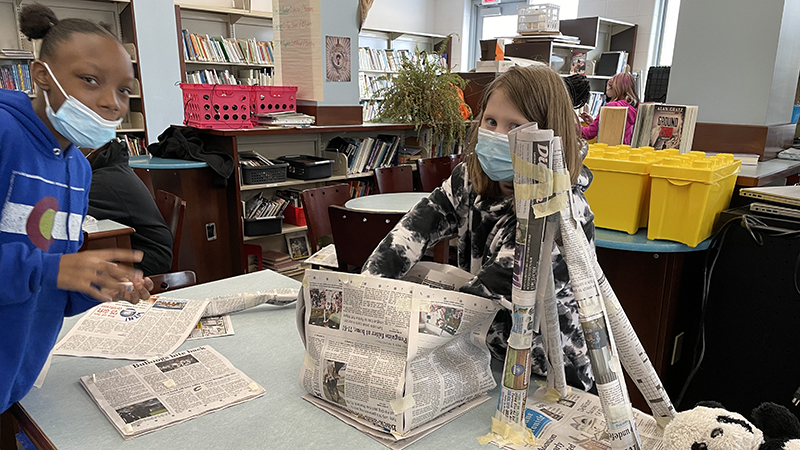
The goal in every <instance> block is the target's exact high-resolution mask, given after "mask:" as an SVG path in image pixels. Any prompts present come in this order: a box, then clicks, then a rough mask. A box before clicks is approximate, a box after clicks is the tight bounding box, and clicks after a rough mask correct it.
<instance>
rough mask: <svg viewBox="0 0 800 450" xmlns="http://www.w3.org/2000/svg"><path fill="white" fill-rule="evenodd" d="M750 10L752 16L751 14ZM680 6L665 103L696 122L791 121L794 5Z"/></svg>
mask: <svg viewBox="0 0 800 450" xmlns="http://www.w3.org/2000/svg"><path fill="white" fill-rule="evenodd" d="M756 10H757V14H754V12H755V11H756ZM756 10H754V6H753V4H752V2H751V1H750V0H728V3H727V4H726V7H725V8H720V7H719V5H718V4H716V3H714V2H682V3H681V9H680V13H679V16H678V30H677V36H676V39H675V55H674V57H673V63H672V70H671V73H670V81H669V91H668V93H667V101H668V102H670V103H679V104H681V103H682V104H694V105H699V106H700V108H699V111H698V119H697V120H698V121H699V122H715V123H728V124H745V125H774V124H779V123H787V122H789V121H790V119H791V108H792V104H793V98H794V94H795V89H796V86H797V85H796V83H797V75H798V71H799V70H800V52H799V51H798V49H797V46H798V45H800V36H798V33H800V28H798V27H797V26H796V25H795V24H797V23H798V22H800V2H797V1H795V0H777V1H770V2H762V3H759V4H758V6H757V8H756Z"/></svg>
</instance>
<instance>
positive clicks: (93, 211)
mask: <svg viewBox="0 0 800 450" xmlns="http://www.w3.org/2000/svg"><path fill="white" fill-rule="evenodd" d="M86 159H87V160H89V164H91V165H92V188H91V190H90V191H89V215H90V216H92V217H94V218H96V219H111V220H113V221H116V222H119V223H121V224H123V225H127V226H129V227H131V228H133V229H134V230H136V231H135V232H134V233H133V234H132V235H131V248H133V249H134V250H141V251H142V253H143V254H144V256H143V257H142V261H141V262H139V263H136V264H134V265H133V266H134V267H136V268H137V269H139V270H141V271H142V272H143V273H144V275H145V276H148V275H156V274H160V273H165V272H169V269H170V267H171V266H172V232H170V230H169V227H167V223H166V222H165V221H164V218H163V217H162V216H161V212H160V211H159V210H158V207H157V206H156V203H155V201H154V200H153V197H151V196H150V191H149V190H147V186H145V185H144V183H142V180H141V179H139V177H138V176H137V175H136V173H134V171H133V169H131V166H129V165H128V148H127V146H126V145H125V144H124V143H122V142H120V141H118V140H117V139H114V140H112V141H111V142H109V143H108V144H106V145H105V146H104V147H103V148H101V149H99V150H95V151H92V152H89V153H88V154H87V155H86Z"/></svg>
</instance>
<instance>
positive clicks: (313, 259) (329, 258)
mask: <svg viewBox="0 0 800 450" xmlns="http://www.w3.org/2000/svg"><path fill="white" fill-rule="evenodd" d="M304 262H305V263H306V264H316V265H318V266H324V267H330V268H331V269H334V270H338V269H339V258H337V257H336V246H335V245H333V244H328V245H326V246H325V247H322V248H321V249H319V251H318V252H317V253H314V254H313V255H311V256H309V257H308V258H307V259H306V260H305V261H304Z"/></svg>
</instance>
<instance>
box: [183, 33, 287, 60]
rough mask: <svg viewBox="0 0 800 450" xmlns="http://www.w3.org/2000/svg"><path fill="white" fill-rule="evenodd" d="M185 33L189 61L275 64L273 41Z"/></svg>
mask: <svg viewBox="0 0 800 450" xmlns="http://www.w3.org/2000/svg"><path fill="white" fill-rule="evenodd" d="M182 33H183V57H184V59H185V60H187V61H200V62H227V63H236V64H274V62H275V58H274V56H273V55H274V51H273V45H272V41H268V42H262V41H256V40H255V39H252V38H251V39H235V38H223V37H221V36H217V37H210V36H208V35H199V34H195V33H189V31H188V30H182Z"/></svg>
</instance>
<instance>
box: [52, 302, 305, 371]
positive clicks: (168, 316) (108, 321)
mask: <svg viewBox="0 0 800 450" xmlns="http://www.w3.org/2000/svg"><path fill="white" fill-rule="evenodd" d="M298 292H299V290H298V289H288V288H281V289H271V290H267V291H258V292H243V293H238V294H231V295H224V296H219V297H212V298H209V299H206V300H184V299H180V298H175V297H171V296H170V295H169V293H167V294H164V295H160V296H152V297H150V299H148V300H143V301H141V302H139V303H138V304H136V305H132V304H130V303H128V302H109V303H102V304H100V305H97V306H96V307H94V308H93V309H91V310H89V311H88V312H87V313H86V314H84V316H83V317H81V318H80V320H78V322H77V323H76V324H75V326H73V327H72V329H71V330H70V331H69V332H68V333H67V335H66V336H64V338H63V339H61V341H59V342H58V344H56V346H55V349H54V353H53V354H55V355H67V356H91V357H97V358H112V359H133V360H145V359H152V358H158V357H161V356H164V355H169V354H170V353H172V352H174V351H175V350H177V348H178V347H179V346H180V345H181V344H182V343H183V341H184V340H186V338H188V337H189V335H190V333H191V332H192V330H194V329H195V327H196V326H197V324H198V322H199V321H200V318H201V317H217V316H222V315H225V314H230V313H234V312H237V311H242V310H245V309H248V308H253V307H255V306H258V305H262V304H270V305H275V306H284V305H288V304H290V303H293V302H294V301H296V300H297V294H298ZM231 330H232V328H231ZM230 334H233V333H232V332H231V333H230Z"/></svg>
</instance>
